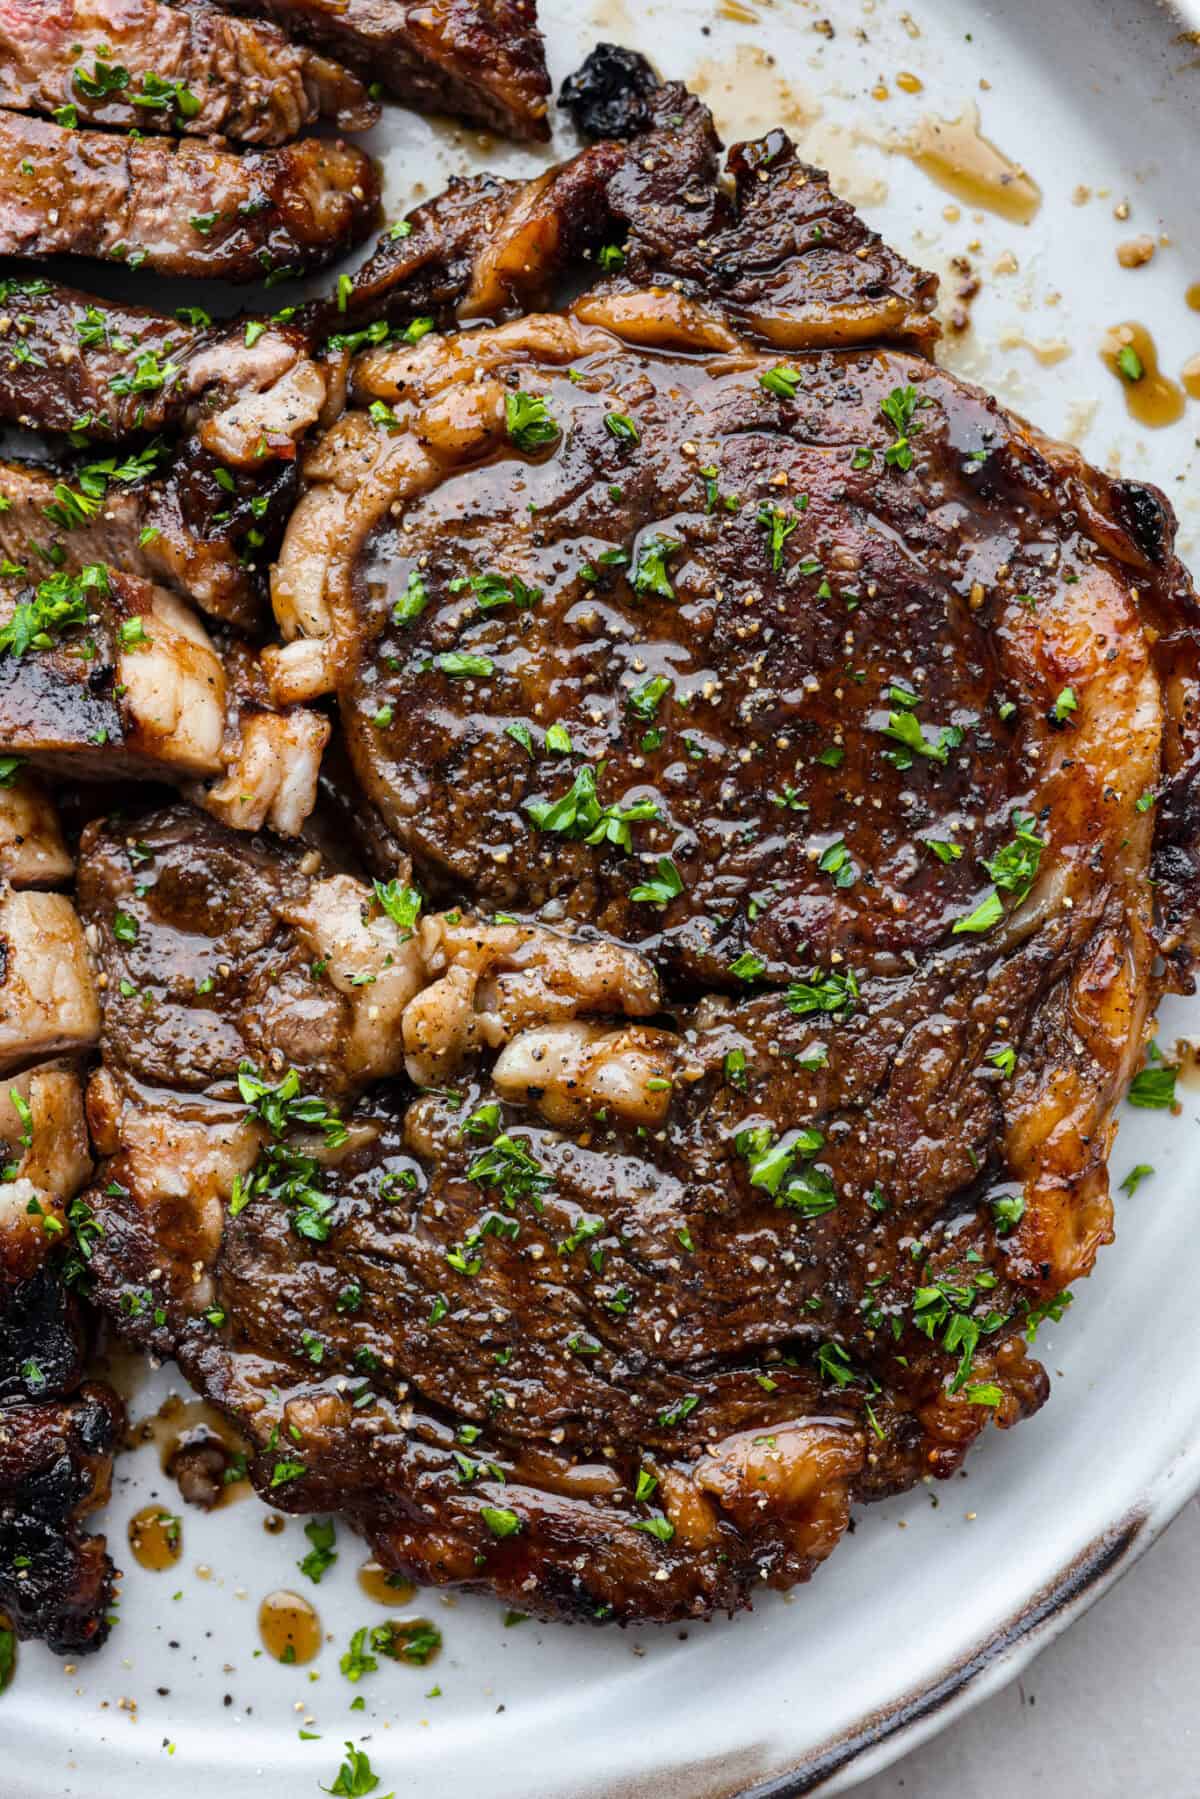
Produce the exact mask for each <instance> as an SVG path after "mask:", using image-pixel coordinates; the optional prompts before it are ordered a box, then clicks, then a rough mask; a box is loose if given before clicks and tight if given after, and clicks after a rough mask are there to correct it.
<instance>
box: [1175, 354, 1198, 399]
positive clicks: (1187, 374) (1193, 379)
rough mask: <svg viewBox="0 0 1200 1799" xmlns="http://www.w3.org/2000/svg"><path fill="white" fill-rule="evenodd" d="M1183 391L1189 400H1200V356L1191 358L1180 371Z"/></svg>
mask: <svg viewBox="0 0 1200 1799" xmlns="http://www.w3.org/2000/svg"><path fill="white" fill-rule="evenodd" d="M1179 379H1180V381H1181V382H1182V384H1183V391H1184V393H1185V394H1186V395H1187V397H1188V399H1189V400H1200V356H1189V357H1188V359H1187V361H1186V362H1185V363H1184V365H1183V367H1182V368H1181V369H1180V371H1179Z"/></svg>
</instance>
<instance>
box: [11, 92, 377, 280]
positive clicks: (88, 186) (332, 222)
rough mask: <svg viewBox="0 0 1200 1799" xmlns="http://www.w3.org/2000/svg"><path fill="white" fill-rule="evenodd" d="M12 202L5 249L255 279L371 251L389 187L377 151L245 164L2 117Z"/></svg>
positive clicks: (185, 146)
mask: <svg viewBox="0 0 1200 1799" xmlns="http://www.w3.org/2000/svg"><path fill="white" fill-rule="evenodd" d="M0 194H2V195H3V198H2V199H0V254H4V255H10V256H23V257H34V258H41V257H47V256H91V257H98V258H100V259H101V260H103V261H108V262H123V263H128V264H131V265H132V266H133V267H135V268H140V267H146V268H150V269H154V270H156V271H157V272H159V273H161V274H170V275H201V276H219V277H221V278H222V279H223V280H225V281H254V280H259V279H261V278H262V277H263V275H264V274H265V275H269V276H272V277H274V278H276V279H279V278H282V277H283V276H284V275H285V274H288V275H300V274H303V273H305V272H306V271H307V270H311V269H318V268H322V267H324V265H325V264H326V263H328V262H332V261H333V259H334V258H335V257H337V256H340V255H341V254H343V252H344V251H346V250H348V249H349V248H351V246H352V245H354V244H356V243H360V242H361V241H362V239H363V238H364V237H365V236H366V234H367V233H368V232H369V230H370V229H371V225H372V223H373V222H374V218H375V214H376V211H377V209H378V204H379V178H378V175H377V174H376V172H375V168H374V165H373V164H372V163H371V161H370V159H369V157H367V156H366V155H365V154H364V152H363V151H361V150H357V149H353V148H351V147H350V146H349V145H346V144H343V143H341V142H338V141H334V140H330V139H325V138H306V139H304V140H303V141H302V142H300V143H296V144H287V145H285V146H284V147H283V148H282V149H278V150H250V151H247V152H246V153H245V155H243V156H235V155H233V154H232V153H231V152H230V151H229V150H226V149H222V148H220V147H219V146H218V145H217V144H214V143H198V142H194V141H192V140H190V139H185V140H184V141H183V142H181V143H177V144H172V143H167V142H166V141H165V140H163V139H161V138H141V139H135V138H125V137H118V136H115V135H112V134H110V133H108V132H102V131H75V130H71V129H70V128H69V127H66V126H62V125H55V124H49V123H47V122H46V121H45V120H43V119H33V118H26V117H23V116H21V115H18V114H16V113H0Z"/></svg>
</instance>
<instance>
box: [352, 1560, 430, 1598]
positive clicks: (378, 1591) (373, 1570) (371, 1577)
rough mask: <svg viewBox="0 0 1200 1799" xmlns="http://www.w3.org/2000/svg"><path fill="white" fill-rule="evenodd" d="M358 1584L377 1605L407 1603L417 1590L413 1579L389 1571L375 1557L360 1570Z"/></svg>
mask: <svg viewBox="0 0 1200 1799" xmlns="http://www.w3.org/2000/svg"><path fill="white" fill-rule="evenodd" d="M358 1584H359V1586H360V1587H361V1589H362V1591H363V1592H364V1593H365V1594H366V1596H367V1598H368V1599H373V1600H374V1601H375V1603H376V1605H390V1606H401V1605H407V1604H408V1602H409V1600H410V1599H411V1598H412V1596H413V1594H414V1593H415V1592H416V1590H417V1589H416V1586H415V1584H414V1583H413V1582H412V1581H411V1580H405V1578H404V1576H403V1575H402V1574H395V1573H389V1572H388V1570H387V1569H386V1568H385V1567H384V1566H383V1565H382V1563H380V1562H377V1561H375V1559H374V1557H372V1559H371V1560H370V1561H367V1562H364V1563H363V1565H362V1567H361V1568H360V1569H359V1570H358Z"/></svg>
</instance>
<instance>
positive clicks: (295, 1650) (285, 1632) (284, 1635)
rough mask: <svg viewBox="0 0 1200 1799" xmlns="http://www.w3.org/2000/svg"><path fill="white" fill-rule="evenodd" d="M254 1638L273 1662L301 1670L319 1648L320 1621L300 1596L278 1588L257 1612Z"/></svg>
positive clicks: (268, 1595)
mask: <svg viewBox="0 0 1200 1799" xmlns="http://www.w3.org/2000/svg"><path fill="white" fill-rule="evenodd" d="M258 1634H259V1636H260V1637H261V1638H262V1642H263V1648H264V1649H265V1650H266V1652H267V1654H268V1655H270V1656H274V1658H275V1660H276V1661H277V1662H287V1663H288V1664H289V1665H293V1664H294V1665H295V1666H297V1667H301V1666H303V1664H304V1663H305V1662H311V1661H312V1659H313V1657H314V1655H316V1653H317V1651H318V1649H320V1647H321V1620H320V1618H319V1617H318V1616H317V1613H316V1608H315V1607H314V1606H312V1605H310V1604H309V1602H308V1600H307V1599H305V1597H304V1595H303V1594H302V1593H290V1592H288V1591H287V1590H286V1588H283V1587H280V1588H278V1589H277V1590H276V1591H275V1592H274V1593H268V1594H267V1596H266V1598H265V1599H264V1600H263V1602H262V1604H261V1605H260V1606H259V1608H258Z"/></svg>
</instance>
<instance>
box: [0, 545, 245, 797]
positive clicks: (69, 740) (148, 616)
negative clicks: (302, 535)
mask: <svg viewBox="0 0 1200 1799" xmlns="http://www.w3.org/2000/svg"><path fill="white" fill-rule="evenodd" d="M225 703H226V693H225V671H224V669H223V668H222V666H221V661H220V658H219V657H218V655H217V653H216V650H215V649H214V647H213V644H212V640H211V639H210V637H209V636H208V633H207V632H206V631H205V629H204V627H203V625H201V623H200V621H199V619H197V617H196V616H195V614H194V613H193V612H191V611H189V609H188V608H187V607H186V606H185V605H184V604H183V602H182V601H181V600H179V599H177V598H176V597H175V595H174V594H171V593H168V592H167V591H166V590H165V589H164V588H161V587H152V586H151V585H150V583H149V582H146V581H140V580H138V579H137V577H136V576H133V575H123V574H121V573H119V572H118V571H116V570H112V569H108V568H106V567H105V566H104V565H103V564H102V563H98V564H95V565H94V566H92V567H91V568H89V569H85V571H84V573H83V574H82V575H78V576H71V575H65V574H62V575H52V576H50V577H49V578H48V579H47V580H45V581H42V582H40V583H39V584H38V586H37V587H36V588H33V587H27V588H19V587H13V588H11V589H10V590H9V592H8V594H7V596H4V597H0V743H2V744H3V745H4V747H5V749H6V750H9V751H15V752H16V753H17V754H18V755H22V756H25V757H28V758H29V759H30V760H31V761H34V762H36V763H37V764H38V766H39V767H41V768H43V769H47V770H50V771H53V772H56V773H59V774H63V775H67V776H71V777H74V778H76V779H78V778H80V777H81V776H83V777H85V778H86V776H87V774H88V772H89V770H91V771H93V772H94V774H95V775H96V776H98V777H100V778H102V779H106V780H107V779H111V778H112V777H113V776H114V775H117V776H120V775H140V776H142V777H143V778H149V779H152V780H153V779H158V780H170V779H172V778H174V779H194V778H195V777H196V776H203V775H215V774H217V773H218V772H220V771H221V769H222V767H223V760H222V741H223V736H224V731H225Z"/></svg>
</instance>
